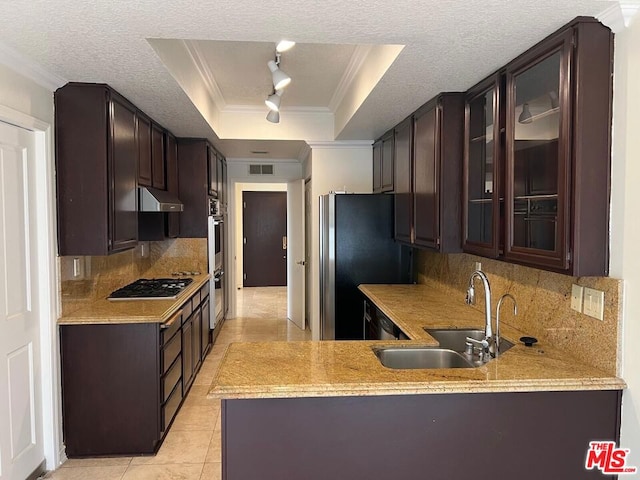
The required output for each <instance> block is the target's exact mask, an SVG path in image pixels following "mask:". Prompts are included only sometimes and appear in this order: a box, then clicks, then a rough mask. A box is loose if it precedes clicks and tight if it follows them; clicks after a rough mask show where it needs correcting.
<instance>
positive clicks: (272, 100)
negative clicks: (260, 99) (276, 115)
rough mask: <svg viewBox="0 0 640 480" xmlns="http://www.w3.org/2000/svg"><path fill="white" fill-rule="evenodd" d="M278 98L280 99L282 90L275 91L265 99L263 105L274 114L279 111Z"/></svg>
mask: <svg viewBox="0 0 640 480" xmlns="http://www.w3.org/2000/svg"><path fill="white" fill-rule="evenodd" d="M280 97H282V90H276V91H275V92H273V93H272V94H271V95H269V96H268V97H267V99H266V100H265V101H264V103H265V104H266V105H267V107H269V108H270V109H271V110H273V111H274V112H277V111H279V110H280Z"/></svg>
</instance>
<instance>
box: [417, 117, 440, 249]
mask: <svg viewBox="0 0 640 480" xmlns="http://www.w3.org/2000/svg"><path fill="white" fill-rule="evenodd" d="M413 125H414V129H413V155H414V164H413V169H414V170H413V228H414V232H415V238H414V243H415V244H416V245H420V246H423V247H429V248H438V245H439V243H440V236H439V235H440V232H439V228H438V225H439V208H438V206H439V198H438V197H439V192H438V183H439V182H438V179H439V174H440V172H439V166H438V162H439V154H438V151H439V142H438V135H437V132H438V130H439V129H438V108H437V107H436V106H435V105H432V106H431V107H430V108H428V109H426V110H424V111H419V112H417V113H416V115H415V117H414V119H413Z"/></svg>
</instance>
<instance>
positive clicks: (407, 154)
mask: <svg viewBox="0 0 640 480" xmlns="http://www.w3.org/2000/svg"><path fill="white" fill-rule="evenodd" d="M395 135H396V137H395V155H394V160H395V161H394V169H395V175H394V177H395V239H396V240H398V241H400V242H405V243H411V242H412V241H413V228H412V220H413V196H412V191H411V189H412V185H411V183H412V182H411V176H412V172H411V156H412V155H411V148H412V145H411V144H412V140H411V139H412V124H411V119H410V118H408V119H407V120H405V121H404V122H402V123H401V124H400V125H398V126H397V127H396V134H395Z"/></svg>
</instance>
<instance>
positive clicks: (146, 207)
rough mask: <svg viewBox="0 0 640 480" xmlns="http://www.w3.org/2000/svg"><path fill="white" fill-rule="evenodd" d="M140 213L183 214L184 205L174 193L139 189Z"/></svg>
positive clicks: (146, 188)
mask: <svg viewBox="0 0 640 480" xmlns="http://www.w3.org/2000/svg"><path fill="white" fill-rule="evenodd" d="M138 194H139V203H138V205H139V206H138V209H139V211H140V212H182V211H183V210H184V205H183V204H182V202H181V201H180V199H179V198H178V197H176V196H175V195H174V194H173V193H170V192H165V191H164V190H158V189H157V188H151V187H138Z"/></svg>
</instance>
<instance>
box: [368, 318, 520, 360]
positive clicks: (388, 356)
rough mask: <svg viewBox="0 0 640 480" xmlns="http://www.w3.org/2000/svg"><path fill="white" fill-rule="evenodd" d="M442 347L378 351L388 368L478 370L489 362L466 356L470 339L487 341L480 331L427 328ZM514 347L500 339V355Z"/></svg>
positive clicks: (389, 348)
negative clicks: (466, 347)
mask: <svg viewBox="0 0 640 480" xmlns="http://www.w3.org/2000/svg"><path fill="white" fill-rule="evenodd" d="M424 330H425V331H426V332H427V333H428V334H429V335H431V336H432V337H433V338H435V339H436V340H437V341H438V343H439V344H440V346H439V347H404V348H403V347H383V348H375V349H374V352H375V354H376V356H377V357H378V359H379V360H380V363H382V365H384V366H385V367H387V368H393V369H410V368H475V367H479V366H482V365H484V363H485V362H482V361H481V360H479V359H478V358H477V357H476V356H472V355H469V354H465V353H464V351H465V344H466V342H467V337H470V338H473V339H474V340H483V339H484V330H477V329H431V328H425V329H424ZM511 347H513V343H511V342H509V341H508V340H505V339H504V338H501V339H500V352H499V353H504V352H506V351H507V350H509V349H510V348H511Z"/></svg>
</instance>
